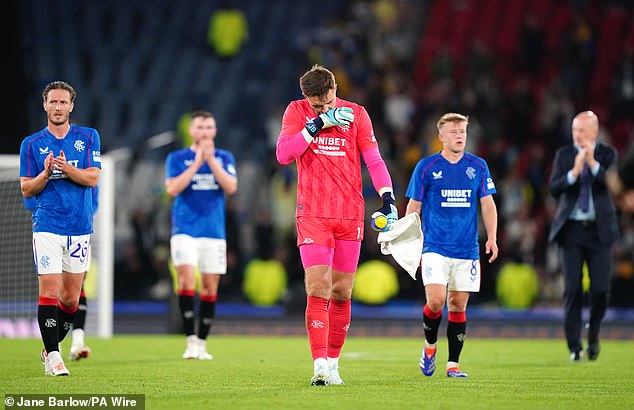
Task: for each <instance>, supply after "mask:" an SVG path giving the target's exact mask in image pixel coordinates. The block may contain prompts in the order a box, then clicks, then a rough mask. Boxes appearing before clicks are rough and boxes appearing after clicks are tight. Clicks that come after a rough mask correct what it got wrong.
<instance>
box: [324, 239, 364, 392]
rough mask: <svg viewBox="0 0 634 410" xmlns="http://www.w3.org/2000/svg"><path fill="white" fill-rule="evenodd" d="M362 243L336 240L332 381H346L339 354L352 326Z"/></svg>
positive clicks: (331, 318)
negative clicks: (355, 279)
mask: <svg viewBox="0 0 634 410" xmlns="http://www.w3.org/2000/svg"><path fill="white" fill-rule="evenodd" d="M360 252H361V242H359V241H356V240H339V239H337V240H335V252H334V255H333V262H332V290H331V294H330V304H329V306H328V322H329V328H328V352H327V354H328V371H329V377H330V384H333V385H342V384H344V382H343V380H342V379H341V376H340V375H339V355H340V353H341V348H342V347H343V344H344V343H345V340H346V336H347V334H348V329H349V328H350V305H351V298H352V286H353V284H354V274H355V272H356V270H357V265H358V263H359V254H360Z"/></svg>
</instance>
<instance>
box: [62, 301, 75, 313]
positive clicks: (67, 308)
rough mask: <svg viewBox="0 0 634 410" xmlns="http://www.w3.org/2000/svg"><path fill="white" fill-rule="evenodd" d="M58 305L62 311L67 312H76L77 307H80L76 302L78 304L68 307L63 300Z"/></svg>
mask: <svg viewBox="0 0 634 410" xmlns="http://www.w3.org/2000/svg"><path fill="white" fill-rule="evenodd" d="M58 306H59V309H60V310H62V311H64V312H66V313H75V312H77V308H78V307H79V305H78V304H76V305H75V306H73V307H68V306H66V305H65V304H63V303H62V302H59V305H58Z"/></svg>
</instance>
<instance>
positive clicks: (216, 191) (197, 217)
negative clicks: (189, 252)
mask: <svg viewBox="0 0 634 410" xmlns="http://www.w3.org/2000/svg"><path fill="white" fill-rule="evenodd" d="M214 155H215V158H216V160H218V161H219V162H220V164H221V165H222V168H223V169H224V170H225V171H227V172H228V173H229V174H231V175H233V176H236V168H235V160H234V158H233V155H232V154H231V153H230V152H229V151H225V150H221V149H218V148H216V149H215V154H214ZM195 157H196V153H195V152H194V151H192V150H191V149H190V148H183V149H180V150H177V151H174V152H171V153H169V154H168V155H167V161H166V162H167V164H166V167H165V168H166V169H165V173H166V175H165V178H166V179H169V178H174V177H177V176H178V175H180V174H182V173H183V171H185V170H186V169H187V168H189V167H190V166H191V164H192V163H193V162H194V158H195ZM176 234H185V235H189V236H192V237H194V238H216V239H226V237H227V233H226V231H225V193H224V191H223V190H222V188H221V187H220V185H219V184H218V183H217V182H216V178H215V177H214V174H213V172H211V168H209V165H208V164H207V163H204V164H203V165H202V166H201V167H200V168H199V169H198V172H196V174H195V175H194V177H193V178H192V181H191V183H190V184H189V186H188V187H187V188H185V189H184V190H183V192H181V193H180V194H178V195H177V196H176V197H175V198H174V203H173V205H172V235H176Z"/></svg>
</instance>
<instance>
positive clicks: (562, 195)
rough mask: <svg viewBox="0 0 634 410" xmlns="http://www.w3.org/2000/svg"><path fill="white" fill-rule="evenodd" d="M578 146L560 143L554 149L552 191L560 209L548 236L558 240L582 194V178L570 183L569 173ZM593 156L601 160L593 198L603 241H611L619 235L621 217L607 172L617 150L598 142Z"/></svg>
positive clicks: (614, 162)
mask: <svg viewBox="0 0 634 410" xmlns="http://www.w3.org/2000/svg"><path fill="white" fill-rule="evenodd" d="M576 155H577V149H576V148H575V146H574V145H573V144H570V145H566V146H564V147H561V148H559V149H558V150H557V152H556V153H555V159H554V161H553V171H552V175H551V177H550V183H549V190H550V193H551V194H552V195H553V196H554V197H555V198H556V199H557V200H558V204H557V212H556V213H555V217H554V219H553V222H552V224H551V226H550V234H549V236H548V240H550V241H558V235H559V233H560V232H561V228H563V226H564V224H565V223H566V221H567V220H568V217H569V216H570V213H571V212H572V209H573V208H574V206H575V204H576V203H577V199H578V198H579V189H580V187H581V178H580V177H579V178H577V181H576V182H575V183H574V184H573V185H568V181H567V180H566V174H567V173H568V171H570V169H572V167H573V165H574V162H575V156H576ZM594 158H595V159H596V160H597V161H598V162H599V164H601V166H600V168H599V172H598V174H597V176H596V177H592V199H593V202H594V211H595V213H596V223H597V229H598V231H599V241H600V242H601V244H602V245H611V244H612V243H614V241H616V240H617V239H618V237H619V227H618V220H617V217H616V209H615V207H614V202H613V201H612V197H611V196H610V192H609V191H608V188H607V186H606V183H605V173H606V171H607V170H608V168H610V167H612V166H613V165H616V150H615V149H614V148H612V147H609V146H607V145H604V144H600V143H597V145H596V147H595V150H594Z"/></svg>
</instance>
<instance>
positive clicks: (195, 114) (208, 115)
mask: <svg viewBox="0 0 634 410" xmlns="http://www.w3.org/2000/svg"><path fill="white" fill-rule="evenodd" d="M198 117H201V118H213V119H214V120H215V119H216V117H214V115H213V114H212V113H210V112H209V111H203V110H198V111H194V112H193V113H192V120H193V119H194V118H198Z"/></svg>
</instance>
